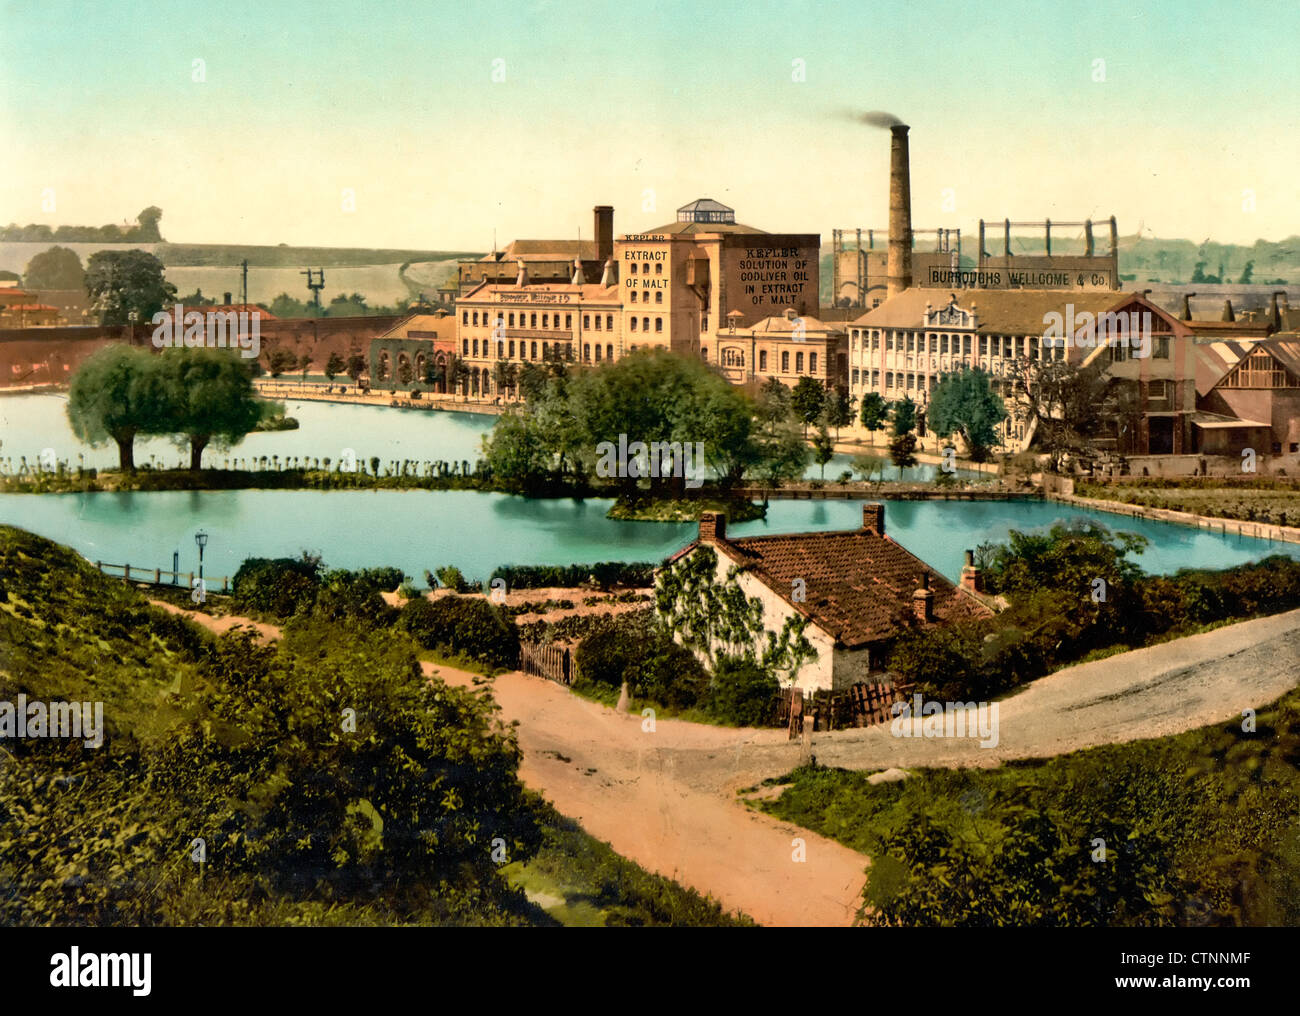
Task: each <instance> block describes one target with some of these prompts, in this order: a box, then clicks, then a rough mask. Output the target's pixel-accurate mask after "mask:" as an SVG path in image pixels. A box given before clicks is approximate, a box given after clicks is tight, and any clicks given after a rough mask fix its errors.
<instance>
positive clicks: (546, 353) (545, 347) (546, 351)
mask: <svg viewBox="0 0 1300 1016" xmlns="http://www.w3.org/2000/svg"><path fill="white" fill-rule="evenodd" d="M550 358H551V348H550V345H549V344H548V343H545V342H543V343H542V359H543V360H549V359H550Z"/></svg>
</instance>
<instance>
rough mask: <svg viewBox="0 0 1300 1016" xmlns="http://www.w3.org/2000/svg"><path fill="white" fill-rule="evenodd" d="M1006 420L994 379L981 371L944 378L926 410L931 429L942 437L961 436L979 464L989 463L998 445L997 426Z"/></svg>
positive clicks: (964, 371)
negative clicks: (990, 455) (991, 451)
mask: <svg viewBox="0 0 1300 1016" xmlns="http://www.w3.org/2000/svg"><path fill="white" fill-rule="evenodd" d="M1006 418H1007V410H1006V405H1005V404H1004V402H1003V399H1002V397H1001V396H999V395H998V393H997V392H996V391H995V390H994V387H993V379H992V377H991V376H990V375H989V374H987V373H985V372H984V371H983V370H981V369H979V368H974V369H962V370H958V371H954V372H952V373H950V374H944V375H942V376H941V377H940V378H939V383H938V384H936V385H935V387H934V390H933V391H932V392H931V393H930V402H929V406H928V408H927V410H926V421H927V423H928V425H929V427H930V429H931V430H933V431H934V432H935V433H936V434H938V435H939V436H940V437H948V436H949V435H951V434H960V435H961V436H962V439H963V440H964V441H965V442H966V448H967V451H968V453H969V455H970V457H971V458H972V459H974V460H975V461H976V462H985V461H987V459H988V455H989V450H990V449H991V448H993V446H994V445H996V444H998V443H999V437H998V431H997V425H998V424H999V423H1001V422H1002V421H1003V420H1005V419H1006Z"/></svg>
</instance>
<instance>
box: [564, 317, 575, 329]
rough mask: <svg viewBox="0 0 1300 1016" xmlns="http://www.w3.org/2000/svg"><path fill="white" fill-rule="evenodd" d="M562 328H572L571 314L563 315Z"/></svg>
mask: <svg viewBox="0 0 1300 1016" xmlns="http://www.w3.org/2000/svg"><path fill="white" fill-rule="evenodd" d="M564 327H565V328H572V327H573V315H572V314H565V315H564Z"/></svg>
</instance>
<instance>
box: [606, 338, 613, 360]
mask: <svg viewBox="0 0 1300 1016" xmlns="http://www.w3.org/2000/svg"><path fill="white" fill-rule="evenodd" d="M605 359H606V360H612V359H614V343H612V342H609V343H606V345H605Z"/></svg>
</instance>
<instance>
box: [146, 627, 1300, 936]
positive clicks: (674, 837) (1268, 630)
mask: <svg viewBox="0 0 1300 1016" xmlns="http://www.w3.org/2000/svg"><path fill="white" fill-rule="evenodd" d="M168 609H172V610H176V608H168ZM177 612H179V613H185V614H186V615H187V616H190V617H192V618H193V619H194V620H195V621H197V622H198V623H199V624H202V625H204V626H205V627H208V628H211V629H214V630H216V629H217V627H218V626H221V627H224V628H229V627H230V626H231V624H234V623H238V622H239V619H238V618H217V619H213V618H208V617H205V616H204V615H193V614H190V613H189V612H186V611H177ZM260 627H261V628H262V629H264V634H269V635H270V637H274V632H275V630H274V628H273V627H272V626H269V625H267V626H260ZM425 669H426V672H428V673H438V674H439V675H440V676H442V677H443V679H444V680H446V681H448V683H456V684H463V685H467V686H468V685H471V684H472V681H473V678H474V675H471V674H467V673H465V672H463V671H456V670H453V669H452V668H449V667H444V666H435V665H433V664H426V668H425ZM1297 682H1300V611H1291V612H1289V613H1286V614H1280V615H1277V616H1275V617H1271V618H1262V619H1260V620H1256V621H1248V622H1244V623H1242V624H1236V625H1231V626H1229V627H1225V628H1220V629H1218V630H1216V631H1212V632H1206V633H1204V634H1202V635H1195V636H1192V637H1190V638H1186V639H1180V640H1178V641H1175V642H1169V643H1165V644H1163V645H1159V646H1153V647H1151V648H1149V649H1140V650H1135V651H1133V652H1129V653H1123V654H1120V655H1118V656H1113V657H1110V658H1109V659H1105V660H1099V661H1096V662H1093V663H1088V664H1083V665H1080V666H1077V667H1071V668H1068V669H1066V670H1062V671H1059V672H1057V673H1056V674H1053V675H1051V676H1050V677H1046V678H1043V679H1042V680H1040V681H1036V682H1034V683H1033V684H1031V685H1029V686H1028V687H1027V688H1026V689H1025V690H1024V691H1022V692H1020V693H1019V694H1017V695H1015V696H1013V697H1011V698H1008V699H1006V700H1005V701H1003V702H1001V703H999V704H998V743H997V745H996V746H990V747H981V746H980V744H979V741H978V740H976V739H972V738H952V737H949V738H931V739H926V738H919V737H913V738H904V737H896V736H894V735H893V734H892V733H891V730H890V727H889V725H882V726H878V727H874V728H868V729H864V730H845V731H833V732H829V733H821V734H816V735H815V736H814V738H813V751H814V753H815V754H816V756H817V759H818V761H819V762H820V763H821V764H824V765H834V766H843V767H845V768H851V769H885V768H891V767H896V768H900V769H902V768H908V767H918V766H982V765H997V764H999V763H1000V762H1002V761H1004V760H1007V759H1012V758H1033V757H1043V756H1049V755H1055V754H1061V753H1064V752H1069V751H1074V750H1076V749H1079V748H1086V747H1091V746H1094V745H1098V744H1107V743H1120V742H1125V741H1133V740H1139V739H1143V738H1150V737H1160V736H1163V735H1166V734H1171V733H1177V732H1180V731H1184V730H1191V729H1194V728H1196V727H1200V726H1204V725H1206V724H1209V723H1215V722H1221V721H1223V720H1226V719H1229V718H1231V717H1235V716H1239V715H1240V713H1241V710H1242V709H1245V708H1255V707H1259V706H1263V705H1265V704H1267V703H1268V702H1270V701H1272V700H1274V699H1276V698H1277V697H1278V696H1280V695H1281V694H1283V693H1284V692H1285V691H1287V690H1288V689H1290V688H1291V687H1293V686H1294V685H1295V684H1296V683H1297ZM491 684H492V689H493V695H494V697H495V698H496V700H497V702H498V703H499V704H500V706H501V709H502V714H503V718H504V719H505V721H506V722H512V721H518V728H517V729H518V736H519V743H520V747H521V748H522V750H523V763H522V765H521V768H520V776H521V778H522V779H523V780H524V782H525V783H526V784H528V785H529V786H530V787H533V788H534V789H536V790H538V791H540V792H541V793H543V794H544V795H545V796H546V797H547V798H549V799H550V800H551V801H552V802H553V803H554V804H555V806H556V807H557V808H558V809H559V810H560V811H561V812H562V813H563V814H565V815H569V816H571V817H572V818H574V819H575V820H577V821H579V822H580V823H581V824H582V826H583V827H584V828H585V829H586V830H587V831H588V832H589V833H591V834H592V835H593V836H596V837H598V838H600V839H603V840H606V841H608V842H609V843H610V844H611V845H612V846H613V848H614V849H615V850H616V851H618V852H619V853H620V854H622V855H624V856H625V857H628V858H630V859H632V860H634V861H636V862H637V863H638V864H640V865H641V866H643V867H645V868H647V869H650V870H652V871H656V872H659V873H660V874H663V875H666V876H669V877H671V878H674V879H676V880H677V881H679V882H681V883H683V884H685V885H689V886H692V887H694V888H696V889H698V890H699V891H701V892H705V893H709V894H710V895H712V896H713V897H714V898H715V899H717V900H719V901H720V902H721V903H722V904H723V905H724V906H725V907H727V908H729V909H739V910H741V911H743V912H745V913H747V914H749V915H750V916H751V917H753V918H754V919H755V920H756V921H758V922H759V923H761V924H778V925H810V924H815V925H846V924H849V923H851V922H852V918H853V914H854V912H855V909H856V906H857V901H858V897H859V893H860V891H861V888H862V884H863V881H864V871H865V868H866V865H867V863H868V862H867V858H866V857H865V856H863V855H861V854H858V853H856V852H854V851H851V850H849V849H847V848H846V847H843V846H841V845H839V844H836V843H834V842H833V841H830V840H827V839H824V838H822V837H820V836H817V835H816V834H814V833H811V832H809V831H807V830H802V829H799V828H797V827H794V826H790V825H787V824H784V823H780V822H777V821H775V820H774V819H772V818H770V817H768V816H766V815H762V814H759V813H756V812H754V811H752V810H751V809H749V808H747V807H746V806H745V805H744V804H743V803H742V802H741V801H740V800H739V799H738V798H737V796H736V791H737V790H738V789H740V788H742V787H746V786H752V785H754V784H756V783H759V782H760V781H762V780H763V779H766V778H769V777H776V776H780V775H782V774H784V773H787V772H789V771H790V770H791V769H793V768H795V767H796V766H797V765H798V764H799V747H798V745H797V744H793V743H791V742H790V741H789V740H787V738H786V735H785V733H784V732H783V731H778V730H734V729H727V728H721V727H711V726H705V725H700V724H692V723H685V722H682V721H678V720H667V719H660V720H658V721H657V722H656V723H655V724H654V729H653V730H650V729H649V725H648V724H643V720H642V717H641V716H640V715H631V716H629V715H625V714H621V713H618V712H616V711H614V710H612V709H609V708H606V707H604V706H600V705H597V704H595V703H592V702H588V701H586V700H585V699H582V698H579V697H578V696H576V695H573V694H572V693H570V692H569V691H568V690H567V689H565V688H563V687H561V686H559V685H557V684H554V683H552V682H549V681H546V680H543V679H541V678H536V677H530V676H528V675H525V674H521V673H510V674H503V675H501V676H499V677H497V678H495V679H493V681H492V682H491ZM798 840H802V841H803V856H804V857H805V860H803V861H798V860H796V859H795V858H796V857H797V856H798V853H797V850H798V847H799V844H798V842H796V841H798Z"/></svg>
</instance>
